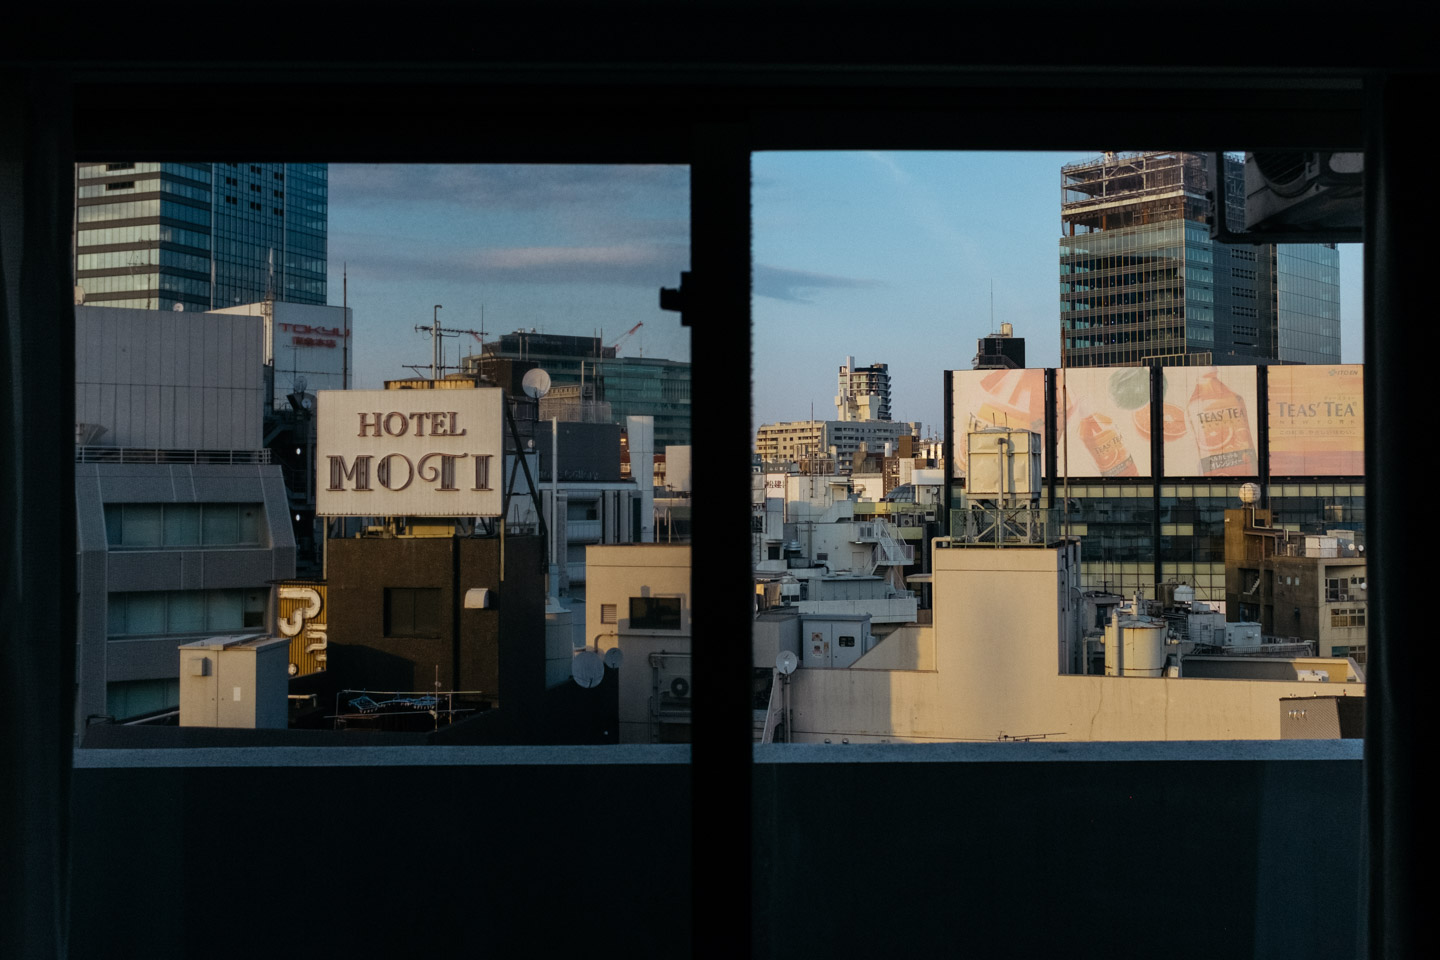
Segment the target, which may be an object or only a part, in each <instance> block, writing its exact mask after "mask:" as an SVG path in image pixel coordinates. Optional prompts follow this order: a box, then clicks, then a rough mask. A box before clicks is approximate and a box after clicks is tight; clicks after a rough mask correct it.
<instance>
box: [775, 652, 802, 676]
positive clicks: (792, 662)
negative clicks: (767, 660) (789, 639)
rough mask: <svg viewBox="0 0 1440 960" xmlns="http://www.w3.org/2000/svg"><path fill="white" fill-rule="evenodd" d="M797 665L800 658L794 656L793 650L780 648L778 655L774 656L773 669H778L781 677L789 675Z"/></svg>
mask: <svg viewBox="0 0 1440 960" xmlns="http://www.w3.org/2000/svg"><path fill="white" fill-rule="evenodd" d="M799 665H800V658H799V657H797V656H795V651H793V650H781V651H780V655H779V656H777V657H776V658H775V669H776V670H779V671H780V676H782V677H788V676H790V674H792V673H794V672H795V668H796V667H797V666H799Z"/></svg>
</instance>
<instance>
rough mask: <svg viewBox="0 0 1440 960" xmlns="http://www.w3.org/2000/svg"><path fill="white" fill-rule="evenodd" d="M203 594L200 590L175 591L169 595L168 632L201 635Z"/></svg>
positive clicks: (203, 620) (203, 610) (203, 624)
mask: <svg viewBox="0 0 1440 960" xmlns="http://www.w3.org/2000/svg"><path fill="white" fill-rule="evenodd" d="M204 630H205V594H204V592H203V591H200V590H176V591H174V592H173V593H171V594H170V632H171V633H203V632H204Z"/></svg>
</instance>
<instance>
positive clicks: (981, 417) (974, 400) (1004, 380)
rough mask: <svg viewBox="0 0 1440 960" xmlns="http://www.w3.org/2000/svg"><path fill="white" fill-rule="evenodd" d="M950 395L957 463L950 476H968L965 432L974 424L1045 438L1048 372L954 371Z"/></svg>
mask: <svg viewBox="0 0 1440 960" xmlns="http://www.w3.org/2000/svg"><path fill="white" fill-rule="evenodd" d="M951 374H952V376H953V377H954V379H953V381H952V384H951V396H952V403H953V404H954V409H953V410H951V411H950V416H951V420H950V422H951V423H952V424H953V425H954V426H953V429H954V431H955V434H954V438H953V439H954V450H955V464H954V466H953V467H952V469H951V476H952V477H955V478H960V477H963V476H965V450H966V445H965V435H966V434H967V433H968V432H969V431H970V429H971V428H972V427H974V426H992V425H993V426H1001V427H1007V426H1008V427H1015V428H1020V429H1025V430H1033V431H1034V432H1036V433H1038V434H1040V437H1041V449H1044V437H1045V371H1044V370H1043V369H1041V368H1038V367H1036V368H1032V369H1029V370H954V371H951Z"/></svg>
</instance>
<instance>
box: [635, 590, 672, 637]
mask: <svg viewBox="0 0 1440 960" xmlns="http://www.w3.org/2000/svg"><path fill="white" fill-rule="evenodd" d="M630 626H631V627H632V628H635V629H638V630H679V629H680V598H679V597H631V598H630Z"/></svg>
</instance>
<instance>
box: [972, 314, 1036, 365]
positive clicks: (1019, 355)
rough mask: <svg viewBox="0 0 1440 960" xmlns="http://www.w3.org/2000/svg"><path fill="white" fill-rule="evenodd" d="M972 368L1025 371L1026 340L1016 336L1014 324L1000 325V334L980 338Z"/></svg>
mask: <svg viewBox="0 0 1440 960" xmlns="http://www.w3.org/2000/svg"><path fill="white" fill-rule="evenodd" d="M971 366H972V367H974V368H975V369H976V370H1023V369H1024V368H1025V338H1024V337H1017V336H1015V327H1014V326H1013V325H1012V324H1009V323H1002V324H1000V330H999V332H997V333H992V334H990V335H989V336H988V337H981V338H980V340H979V341H978V343H977V344H976V346H975V359H974V360H973V361H971Z"/></svg>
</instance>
